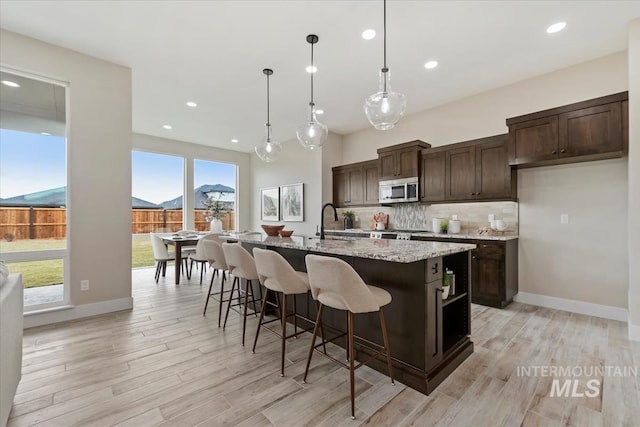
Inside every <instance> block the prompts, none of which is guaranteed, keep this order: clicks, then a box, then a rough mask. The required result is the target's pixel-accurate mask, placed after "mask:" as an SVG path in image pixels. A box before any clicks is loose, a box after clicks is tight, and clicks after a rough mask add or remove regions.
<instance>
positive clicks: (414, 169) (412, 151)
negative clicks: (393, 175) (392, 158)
mask: <svg viewBox="0 0 640 427" xmlns="http://www.w3.org/2000/svg"><path fill="white" fill-rule="evenodd" d="M396 157H397V165H398V178H413V177H417V176H418V172H419V170H418V169H419V164H418V162H419V161H420V151H419V150H418V149H416V148H407V149H404V150H398V152H397V153H396Z"/></svg>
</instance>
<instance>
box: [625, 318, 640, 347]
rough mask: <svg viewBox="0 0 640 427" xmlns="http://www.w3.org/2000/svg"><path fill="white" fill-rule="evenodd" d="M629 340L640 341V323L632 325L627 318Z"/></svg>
mask: <svg viewBox="0 0 640 427" xmlns="http://www.w3.org/2000/svg"><path fill="white" fill-rule="evenodd" d="M628 325H629V340H631V341H638V342H640V325H634V324H633V323H631V319H629V323H628Z"/></svg>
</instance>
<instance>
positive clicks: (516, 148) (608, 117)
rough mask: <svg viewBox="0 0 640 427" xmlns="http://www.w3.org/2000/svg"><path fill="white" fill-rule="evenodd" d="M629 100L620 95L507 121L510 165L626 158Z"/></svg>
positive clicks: (626, 96)
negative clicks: (624, 156)
mask: <svg viewBox="0 0 640 427" xmlns="http://www.w3.org/2000/svg"><path fill="white" fill-rule="evenodd" d="M627 99H628V94H627V92H621V93H617V94H614V95H609V96H604V97H601V98H596V99H591V100H588V101H584V102H579V103H576V104H570V105H566V106H563V107H558V108H552V109H550V110H545V111H540V112H537V113H533V114H527V115H525V116H519V117H513V118H511V119H507V125H508V126H509V164H511V165H514V166H519V167H531V166H543V165H551V164H562V163H573V162H580V161H588V160H600V159H609V158H614V157H621V156H623V155H625V154H626V153H627V150H628V101H627Z"/></svg>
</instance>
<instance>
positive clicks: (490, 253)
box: [474, 240, 505, 259]
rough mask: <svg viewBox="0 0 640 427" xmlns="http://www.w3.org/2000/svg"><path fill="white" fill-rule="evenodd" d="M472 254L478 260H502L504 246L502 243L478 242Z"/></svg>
mask: <svg viewBox="0 0 640 427" xmlns="http://www.w3.org/2000/svg"><path fill="white" fill-rule="evenodd" d="M475 243H476V246H477V248H476V249H475V250H474V254H475V255H476V256H477V257H479V258H490V259H502V258H504V256H505V247H504V246H505V245H504V243H502V242H498V243H496V242H487V241H486V240H478V241H476V242H475Z"/></svg>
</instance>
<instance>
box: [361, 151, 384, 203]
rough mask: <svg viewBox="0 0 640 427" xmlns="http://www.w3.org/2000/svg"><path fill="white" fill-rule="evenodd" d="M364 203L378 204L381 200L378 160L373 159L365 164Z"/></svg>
mask: <svg viewBox="0 0 640 427" xmlns="http://www.w3.org/2000/svg"><path fill="white" fill-rule="evenodd" d="M363 173H364V203H365V204H368V205H370V204H377V203H378V201H379V200H380V198H379V195H378V180H379V177H380V172H379V171H378V162H377V161H373V162H371V163H368V164H366V165H365V166H364V172H363Z"/></svg>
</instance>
